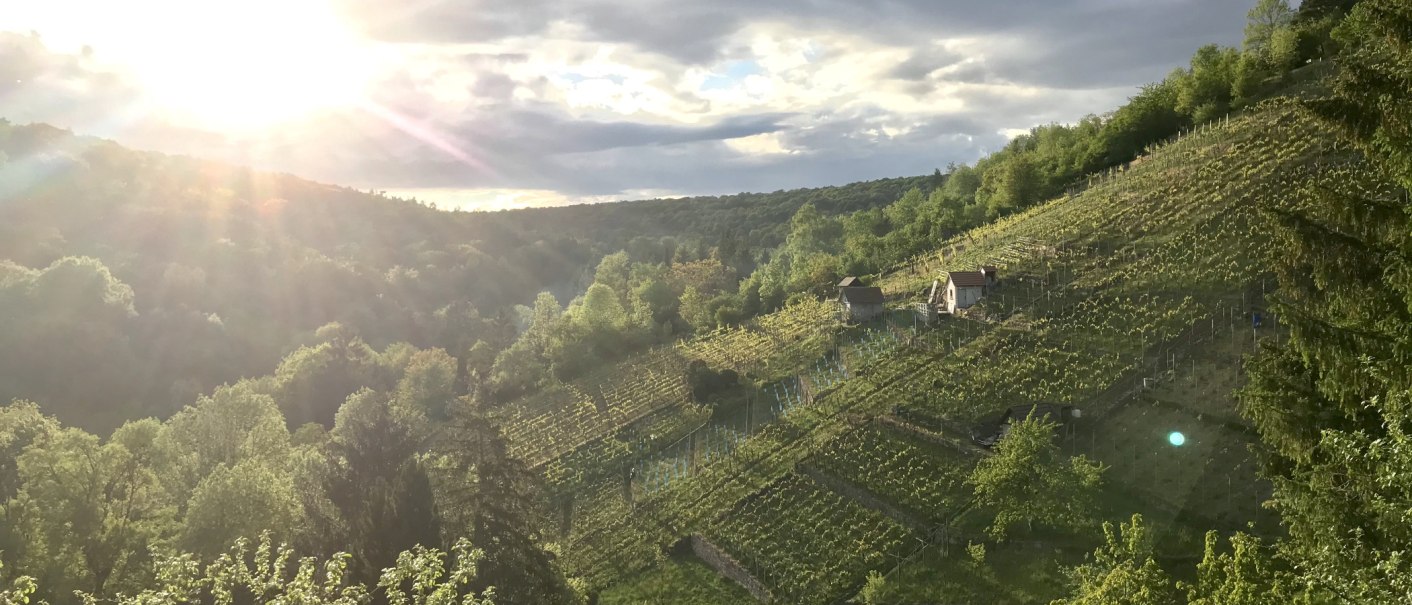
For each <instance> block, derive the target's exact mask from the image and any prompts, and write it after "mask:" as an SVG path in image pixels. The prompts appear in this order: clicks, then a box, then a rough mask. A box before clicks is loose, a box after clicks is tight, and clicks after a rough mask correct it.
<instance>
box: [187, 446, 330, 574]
mask: <svg viewBox="0 0 1412 605" xmlns="http://www.w3.org/2000/svg"><path fill="white" fill-rule="evenodd" d="M305 487H306V488H314V487H315V486H305ZM302 521H303V511H302V510H301V509H300V503H299V497H298V494H297V493H296V487H295V485H294V476H293V474H292V473H290V471H289V469H288V468H287V467H285V466H273V465H271V464H269V463H267V462H265V461H263V460H259V459H249V460H244V461H241V462H239V463H237V464H235V465H234V466H231V467H226V466H220V467H217V468H216V469H215V471H214V472H212V473H211V474H210V475H209V476H207V477H206V478H205V479H203V480H202V481H201V483H200V484H199V485H197V486H196V489H195V490H194V491H192V492H191V499H190V502H189V503H188V504H187V505H186V517H185V519H184V520H183V522H182V533H181V536H180V544H181V546H182V549H183V550H187V551H189V552H192V553H196V554H198V555H202V556H203V557H213V556H215V555H218V554H220V551H221V549H222V548H223V546H222V545H225V544H231V543H234V542H235V541H236V540H237V539H239V538H246V539H253V538H257V537H259V536H260V535H261V534H262V533H268V534H269V535H273V536H275V537H278V538H281V539H283V540H291V539H293V538H294V537H295V534H296V532H297V531H298V530H299V529H301V523H302Z"/></svg>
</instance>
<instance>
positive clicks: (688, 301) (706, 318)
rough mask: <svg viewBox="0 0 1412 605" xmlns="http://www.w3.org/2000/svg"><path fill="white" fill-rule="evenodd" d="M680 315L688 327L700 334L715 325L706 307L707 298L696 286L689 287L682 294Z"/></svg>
mask: <svg viewBox="0 0 1412 605" xmlns="http://www.w3.org/2000/svg"><path fill="white" fill-rule="evenodd" d="M680 313H681V318H682V319H683V320H684V321H686V323H687V325H690V326H691V328H692V329H693V330H696V331H698V332H702V331H705V330H708V329H710V328H711V326H712V325H713V323H712V322H713V321H714V318H713V317H712V316H711V313H710V309H709V308H708V307H707V306H706V297H705V296H702V295H701V292H699V291H697V289H696V287H695V286H687V287H686V290H685V291H683V292H682V294H681V302H680Z"/></svg>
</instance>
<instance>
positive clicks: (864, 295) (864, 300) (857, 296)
mask: <svg viewBox="0 0 1412 605" xmlns="http://www.w3.org/2000/svg"><path fill="white" fill-rule="evenodd" d="M840 293H841V295H842V296H843V300H846V301H848V303H849V304H852V305H880V304H883V303H884V302H887V299H886V298H885V297H883V291H882V288H844V289H843V290H841V291H840Z"/></svg>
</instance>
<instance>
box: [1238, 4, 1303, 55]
mask: <svg viewBox="0 0 1412 605" xmlns="http://www.w3.org/2000/svg"><path fill="white" fill-rule="evenodd" d="M1293 22H1294V9H1292V8H1290V7H1289V2H1287V1H1286V0H1259V1H1258V2H1256V3H1255V7H1254V8H1252V9H1250V13H1248V14H1247V15H1246V24H1245V45H1244V48H1245V52H1247V53H1257V54H1258V53H1263V52H1266V51H1267V50H1268V49H1269V46H1270V44H1271V42H1272V40H1273V38H1274V37H1275V35H1276V32H1278V31H1280V30H1281V29H1282V28H1285V27H1287V26H1289V25H1290V24H1291V23H1293Z"/></svg>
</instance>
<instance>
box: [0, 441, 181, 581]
mask: <svg viewBox="0 0 1412 605" xmlns="http://www.w3.org/2000/svg"><path fill="white" fill-rule="evenodd" d="M159 431H160V426H159V425H158V424H157V423H156V421H152V420H146V421H139V422H132V423H128V424H126V425H123V427H122V428H120V429H118V431H117V432H116V433H114V434H113V436H112V438H111V439H109V440H108V442H107V443H100V442H99V440H98V438H97V437H95V436H93V435H90V434H88V433H85V432H83V431H80V430H78V429H72V428H70V429H63V430H61V431H59V432H58V433H56V434H55V435H54V436H53V437H52V438H51V439H48V440H47V442H46V443H45V444H44V446H43V447H30V448H28V449H26V450H25V452H24V454H22V455H21V456H20V458H19V460H18V465H19V471H20V477H21V481H22V483H23V487H22V488H21V489H20V491H19V493H18V495H17V496H16V497H15V498H14V499H13V500H12V501H11V503H10V504H9V505H7V506H6V508H7V509H8V513H10V514H11V515H12V516H10V517H9V520H11V521H13V522H14V523H15V524H16V525H17V526H19V528H20V531H21V532H23V536H24V539H25V543H26V544H27V549H26V551H25V552H24V553H22V555H21V557H22V558H21V561H22V563H21V565H20V567H21V568H22V569H24V570H26V571H27V572H29V573H32V574H34V575H35V576H36V579H37V580H38V581H39V583H40V586H41V587H42V588H43V589H44V590H45V591H46V594H66V593H67V592H68V591H70V590H84V591H87V592H91V593H94V594H98V595H104V596H110V595H112V594H114V593H116V592H118V591H120V590H124V589H127V588H131V587H133V586H136V585H138V583H140V582H141V581H143V580H145V579H146V578H148V577H149V574H150V573H151V560H150V551H149V549H148V546H149V545H150V544H155V543H157V542H158V541H159V540H160V539H162V538H163V537H165V536H168V535H170V533H171V531H172V529H173V528H174V526H175V524H174V522H173V518H172V507H171V506H170V504H169V502H168V501H167V498H166V492H165V490H164V489H162V487H161V485H160V483H159V482H158V480H157V477H156V474H155V473H154V471H153V462H154V459H155V457H156V455H157V448H156V441H157V434H158V432H159ZM48 591H52V592H48Z"/></svg>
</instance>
